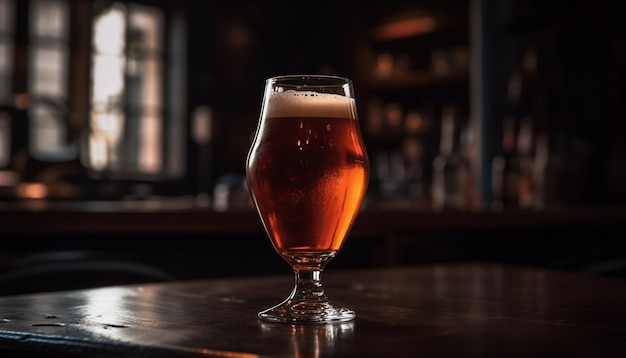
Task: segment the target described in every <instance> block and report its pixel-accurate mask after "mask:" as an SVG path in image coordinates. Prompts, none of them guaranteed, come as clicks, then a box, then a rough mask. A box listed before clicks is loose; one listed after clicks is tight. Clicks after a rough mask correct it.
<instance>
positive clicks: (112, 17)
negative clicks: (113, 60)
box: [93, 5, 126, 56]
mask: <svg viewBox="0 0 626 358" xmlns="http://www.w3.org/2000/svg"><path fill="white" fill-rule="evenodd" d="M124 18H125V11H124V7H123V6H121V5H115V6H114V7H112V8H111V9H109V10H107V11H105V12H103V13H102V14H100V15H98V16H97V17H96V18H95V20H94V29H93V46H94V49H95V52H96V53H99V54H109V55H119V56H122V55H123V54H124V47H125V40H124V38H125V32H126V23H125V21H124Z"/></svg>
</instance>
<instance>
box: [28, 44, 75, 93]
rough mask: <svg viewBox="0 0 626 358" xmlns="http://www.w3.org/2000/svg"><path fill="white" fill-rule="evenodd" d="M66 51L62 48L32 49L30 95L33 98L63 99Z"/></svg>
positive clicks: (65, 86)
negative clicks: (33, 96)
mask: <svg viewBox="0 0 626 358" xmlns="http://www.w3.org/2000/svg"><path fill="white" fill-rule="evenodd" d="M66 63H67V51H64V50H63V49H62V48H60V47H59V48H42V47H40V48H37V47H35V48H34V49H33V64H32V68H33V74H32V75H33V80H34V83H33V85H32V88H31V93H32V94H33V95H35V96H40V95H41V96H47V97H53V98H63V97H65V95H66V93H67V89H66V88H67V80H66V78H67V74H66V72H65V71H66Z"/></svg>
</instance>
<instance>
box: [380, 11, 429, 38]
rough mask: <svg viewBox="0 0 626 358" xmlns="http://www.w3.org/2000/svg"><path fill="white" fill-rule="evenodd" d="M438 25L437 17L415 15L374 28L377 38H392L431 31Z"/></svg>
mask: <svg viewBox="0 0 626 358" xmlns="http://www.w3.org/2000/svg"><path fill="white" fill-rule="evenodd" d="M436 26H437V22H436V21H435V19H433V18H432V17H429V16H420V17H413V18H408V19H402V20H397V21H393V22H390V23H388V24H384V25H381V26H380V27H378V28H377V29H375V30H374V38H375V39H377V40H392V39H398V38H403V37H409V36H416V35H420V34H424V33H428V32H431V31H433V30H434V29H435V27H436Z"/></svg>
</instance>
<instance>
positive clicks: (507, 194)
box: [491, 117, 519, 211]
mask: <svg viewBox="0 0 626 358" xmlns="http://www.w3.org/2000/svg"><path fill="white" fill-rule="evenodd" d="M515 137H516V133H515V120H514V119H513V117H507V118H505V119H504V122H503V125H502V153H501V154H500V155H498V156H496V157H495V158H494V160H493V163H492V166H491V169H492V178H491V181H492V203H491V207H492V209H493V210H497V211H500V210H504V209H510V208H514V207H517V189H518V184H517V183H518V177H519V172H518V171H517V167H516V165H515V160H516V158H515V154H516V153H515V149H516V144H515V139H516V138H515Z"/></svg>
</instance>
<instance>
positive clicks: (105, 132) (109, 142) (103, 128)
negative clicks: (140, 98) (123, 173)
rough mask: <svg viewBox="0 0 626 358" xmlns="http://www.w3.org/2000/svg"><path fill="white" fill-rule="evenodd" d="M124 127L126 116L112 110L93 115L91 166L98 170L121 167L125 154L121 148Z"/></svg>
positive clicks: (90, 144)
mask: <svg viewBox="0 0 626 358" xmlns="http://www.w3.org/2000/svg"><path fill="white" fill-rule="evenodd" d="M123 127H124V115H123V113H122V112H120V111H116V110H112V111H109V112H105V113H100V112H92V113H91V134H90V136H89V164H90V165H91V166H92V167H93V168H94V169H96V170H103V169H116V168H118V167H120V163H121V158H123V153H122V150H121V147H120V141H121V139H122V133H123Z"/></svg>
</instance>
